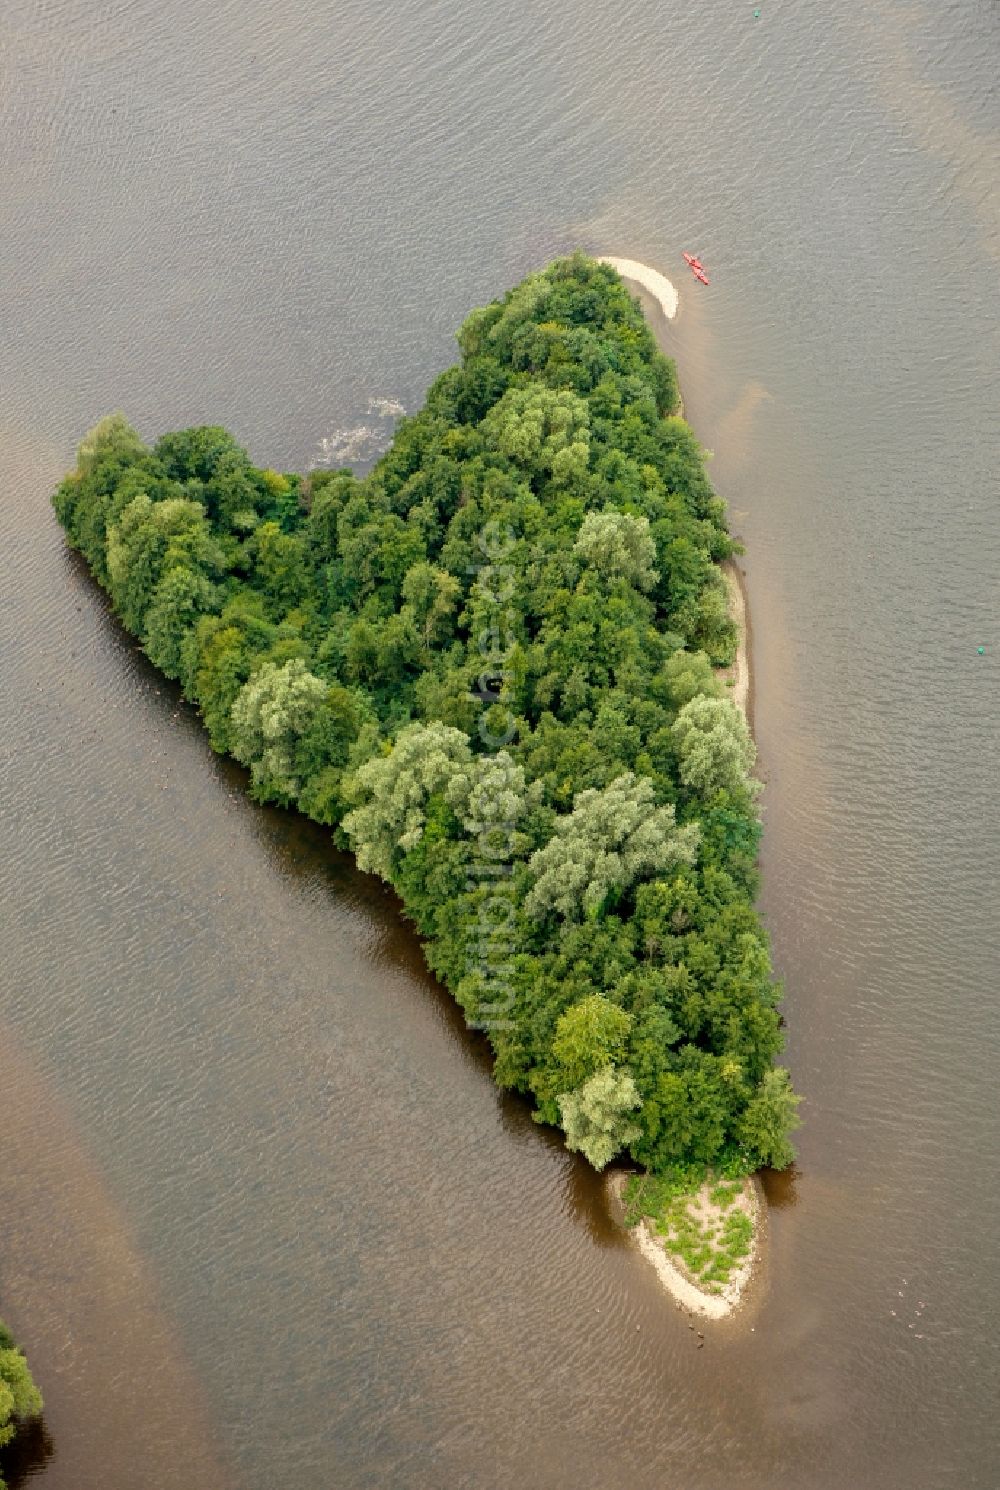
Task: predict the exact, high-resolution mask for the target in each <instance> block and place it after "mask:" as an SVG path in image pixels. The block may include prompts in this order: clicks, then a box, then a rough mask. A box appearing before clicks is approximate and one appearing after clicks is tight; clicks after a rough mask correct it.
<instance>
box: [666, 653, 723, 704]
mask: <svg viewBox="0 0 1000 1490" xmlns="http://www.w3.org/2000/svg"><path fill="white" fill-rule="evenodd" d="M663 681H664V683H665V684H666V690H667V694H668V696H669V699H670V702H671V703H672V704H673V706H674V708H675V709H683V707H684V705H685V704H689V703H690V702H691V700H692V699H693V698H696V697H697V696H698V694H699V693H703V694H704V695H705V696H706V697H707V698H718V697H720V689H719V680H718V678H717V677H716V675H715V673H714V671H713V670H712V664H711V662H709V660H708V658H707V657H706V656H705V653H704V652H686V651H684V649H683V648H678V650H677V651H676V652H674V653H673V655H672V656H671V657H668V658H667V660H666V662H665V663H664V665H663Z"/></svg>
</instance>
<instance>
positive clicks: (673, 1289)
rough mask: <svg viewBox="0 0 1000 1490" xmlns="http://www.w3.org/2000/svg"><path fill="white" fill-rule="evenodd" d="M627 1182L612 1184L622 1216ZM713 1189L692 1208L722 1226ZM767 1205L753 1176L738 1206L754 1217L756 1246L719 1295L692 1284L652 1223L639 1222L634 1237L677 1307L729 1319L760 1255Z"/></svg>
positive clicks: (617, 1179)
mask: <svg viewBox="0 0 1000 1490" xmlns="http://www.w3.org/2000/svg"><path fill="white" fill-rule="evenodd" d="M625 1180H626V1176H625V1175H624V1174H622V1173H620V1172H619V1173H617V1174H613V1175H612V1176H611V1177H610V1179H609V1182H608V1185H609V1190H610V1191H611V1195H612V1197H613V1201H614V1209H615V1210H617V1211H619V1212H623V1200H622V1193H623V1191H624V1188H625ZM710 1189H711V1186H710V1185H709V1184H705V1185H703V1186H702V1187H701V1189H700V1190H699V1191H698V1193H697V1196H696V1198H695V1199H694V1200H693V1202H692V1207H693V1210H694V1212H695V1214H696V1215H697V1216H698V1219H699V1220H700V1221H702V1222H703V1223H704V1222H708V1223H715V1224H718V1223H720V1222H721V1220H722V1217H723V1212H722V1210H721V1209H720V1208H719V1207H718V1206H717V1205H715V1204H714V1203H713V1201H712V1200H711V1198H710V1196H709V1190H710ZM763 1204H764V1202H763V1199H762V1195H761V1188H760V1182H759V1180H757V1179H755V1178H754V1177H752V1176H751V1177H750V1178H748V1179H746V1180H744V1182H743V1189H742V1191H741V1193H740V1195H739V1196H738V1197H737V1199H736V1200H735V1202H734V1206H735V1208H736V1209H737V1210H741V1211H743V1213H744V1214H745V1215H747V1216H749V1217H750V1221H751V1223H752V1225H753V1242H752V1245H751V1248H750V1252H749V1254H748V1255H747V1257H746V1258H745V1259H744V1261H743V1262H742V1263H741V1264H740V1266H739V1267H738V1268H736V1269H734V1271H733V1274H732V1276H731V1278H730V1279H729V1282H728V1283H727V1284H725V1286H724V1287H723V1288H722V1289H721V1290H720V1292H719V1293H706V1292H705V1290H704V1289H703V1288H701V1287H699V1285H698V1284H697V1283H695V1282H693V1281H692V1279H691V1278H690V1276H689V1275H688V1273H687V1271H686V1269H685V1268H684V1266H683V1265H682V1264H681V1263H680V1262H679V1261H675V1259H674V1257H673V1256H672V1255H671V1254H670V1253H669V1252H668V1251H667V1250H666V1248H665V1247H664V1245H663V1241H662V1240H661V1238H660V1237H658V1236H657V1235H656V1233H655V1232H654V1231H653V1229H652V1227H651V1226H650V1224H649V1222H648V1221H640V1222H638V1223H637V1225H635V1226H634V1227H632V1229H631V1234H632V1236H633V1237H634V1239H635V1243H636V1245H637V1247H638V1248H639V1251H640V1252H641V1253H642V1255H643V1257H645V1259H646V1261H647V1262H649V1263H652V1265H653V1267H654V1268H655V1269H656V1276H657V1277H658V1278H659V1280H660V1282H661V1283H662V1284H663V1287H664V1288H665V1289H666V1290H667V1292H668V1293H669V1294H670V1296H671V1297H672V1298H674V1299H676V1301H677V1303H679V1304H680V1305H681V1306H682V1307H683V1308H685V1309H688V1310H690V1311H691V1312H692V1313H694V1314H701V1315H703V1316H704V1317H705V1318H706V1319H725V1318H726V1316H727V1315H729V1314H732V1313H733V1312H734V1310H735V1309H736V1308H737V1306H738V1305H739V1303H740V1300H741V1298H742V1296H743V1293H744V1291H745V1289H746V1286H747V1284H748V1283H749V1282H750V1279H751V1277H752V1276H753V1272H754V1268H755V1266H756V1263H757V1260H758V1257H759V1255H760V1234H761V1218H762V1210H763Z"/></svg>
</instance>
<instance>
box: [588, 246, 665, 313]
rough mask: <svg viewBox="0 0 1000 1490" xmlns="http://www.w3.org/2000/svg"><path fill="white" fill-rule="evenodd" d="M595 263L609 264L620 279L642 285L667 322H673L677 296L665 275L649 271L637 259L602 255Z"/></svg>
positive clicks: (657, 271)
mask: <svg viewBox="0 0 1000 1490" xmlns="http://www.w3.org/2000/svg"><path fill="white" fill-rule="evenodd" d="M597 262H598V263H599V264H610V265H611V267H612V269H617V271H618V273H619V274H620V275H621V277H622V279H633V280H635V282H636V284H639V285H642V287H643V289H644V290H648V291H649V293H650V294H651V295H652V296H653V298H654V299H655V300H656V301H657V302H658V304H659V306H660V309H661V310H662V311H663V314H664V315H665V316H666V318H667V320H668V321H672V320H673V318H674V316H675V315H676V314H677V303H678V295H677V290H676V289H675V288H674V286H673V285H672V284H671V283H670V281H669V279H667V277H666V275H665V274H661V273H660V272H659V270H658V269H650V267H649V265H648V264H640V263H639V260H638V259H615V258H612V256H611V255H610V254H603V255H602V256H601V257H600V258H599V259H598V261H597Z"/></svg>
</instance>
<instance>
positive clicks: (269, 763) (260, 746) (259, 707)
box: [230, 657, 327, 799]
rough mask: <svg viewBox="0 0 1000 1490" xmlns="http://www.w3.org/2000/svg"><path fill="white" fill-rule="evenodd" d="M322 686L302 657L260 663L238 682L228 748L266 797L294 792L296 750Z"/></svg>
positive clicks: (318, 707) (320, 704) (319, 703)
mask: <svg viewBox="0 0 1000 1490" xmlns="http://www.w3.org/2000/svg"><path fill="white" fill-rule="evenodd" d="M326 694H327V684H326V683H324V682H323V679H322V678H317V677H316V675H315V674H314V673H311V672H309V670H308V669H307V667H306V665H305V663H304V662H303V661H302V659H301V657H295V658H293V659H292V660H291V661H290V662H286V663H285V664H284V665H283V666H282V667H277V666H276V665H275V664H274V663H273V662H265V663H264V665H263V667H261V668H260V669H259V670H258V671H257V672H256V673H254V675H253V677H252V678H250V680H249V681H248V682H247V683H245V684H244V685H243V687H242V688H241V689H240V692H239V694H238V695H237V698H236V702H235V703H234V704H233V710H232V730H231V742H230V749H231V750H232V752H233V754H234V755H235V757H236V759H237V760H238V761H242V762H243V764H244V765H245V766H249V767H250V772H251V775H252V777H253V781H254V785H255V786H256V787H257V788H258V789H259V791H260V792H261V793H262V794H263V795H265V796H270V797H279V798H282V797H283V798H289V799H292V798H294V797H295V796H296V794H297V793H298V791H299V788H300V786H301V781H300V778H299V774H298V770H297V766H296V760H295V748H296V745H297V744H298V742H299V741H300V740H301V739H302V738H303V737H304V736H305V735H306V734H308V732H309V731H310V730H311V729H312V727H313V725H314V724H315V722H316V718H317V715H318V714H319V712H320V710H321V709H322V708H323V705H324V701H325V699H326Z"/></svg>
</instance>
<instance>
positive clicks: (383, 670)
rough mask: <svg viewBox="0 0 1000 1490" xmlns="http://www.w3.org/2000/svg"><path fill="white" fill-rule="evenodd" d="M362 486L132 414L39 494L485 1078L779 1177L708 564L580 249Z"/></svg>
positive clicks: (535, 288) (737, 726)
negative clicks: (355, 895)
mask: <svg viewBox="0 0 1000 1490" xmlns="http://www.w3.org/2000/svg"><path fill="white" fill-rule="evenodd" d="M458 341H459V347H460V350H461V354H462V355H461V361H460V362H459V363H458V365H457V366H455V367H452V368H449V369H448V370H447V371H446V372H444V373H442V375H441V376H440V377H439V378H438V379H437V380H436V381H435V383H434V384H433V386H432V387H431V389H430V391H429V393H428V397H427V402H426V404H425V406H424V408H423V410H422V411H421V412H420V413H419V414H417V415H415V416H413V417H412V418H406V419H404V420H402V421H401V422H400V424H399V426H398V428H397V431H396V435H395V439H394V441H393V445H392V448H391V449H390V450H389V451H388V452H387V453H386V454H385V455H384V456H383V457H382V459H381V460H380V461H379V462H378V464H377V465H376V466H375V467H374V469H373V470H371V471H370V472H369V473H368V474H366V475H364V476H361V477H358V476H356V475H355V474H354V473H352V472H351V471H349V470H341V471H322V472H319V471H317V472H313V473H311V474H310V475H309V476H307V477H304V478H303V477H300V476H297V475H290V474H280V473H278V472H275V471H271V470H266V469H260V468H258V467H255V466H254V465H253V464H252V462H251V460H250V458H249V456H248V454H247V452H246V451H245V450H244V449H243V448H242V447H241V446H240V445H239V444H237V443H236V441H235V440H233V438H232V437H231V436H230V435H229V434H228V433H227V432H226V431H225V430H223V429H220V428H218V427H216V426H205V427H202V428H198V429H193V430H184V431H180V432H177V433H172V434H167V435H164V436H163V437H162V438H161V439H160V440H159V441H158V442H157V443H156V444H155V445H153V446H151V447H150V446H148V445H147V444H146V443H145V442H144V441H143V440H142V439H141V437H140V436H139V435H138V434H137V432H136V431H135V430H134V429H132V427H131V426H130V425H129V424H128V423H127V421H126V420H125V419H124V418H123V417H122V416H121V415H113V416H111V417H110V418H109V419H105V420H102V422H101V423H100V424H99V425H98V426H97V428H96V429H95V430H93V431H92V432H91V434H89V435H88V436H87V437H86V439H85V440H84V442H83V444H82V445H81V447H80V453H79V460H78V465H77V469H76V471H75V472H74V473H73V474H72V475H70V476H68V477H67V478H66V480H65V481H64V482H63V483H62V484H61V486H60V487H59V490H58V491H57V493H56V495H55V499H54V500H55V507H56V511H57V513H58V516H59V518H60V520H61V522H62V523H63V525H64V527H65V528H66V531H67V534H68V537H69V540H70V541H71V542H72V543H73V544H74V545H75V546H76V547H77V548H79V549H80V551H81V552H82V553H83V554H84V555H85V557H86V559H87V562H88V563H89V564H90V566H91V568H92V569H93V572H94V574H95V576H96V577H97V579H98V580H99V581H100V583H101V584H102V585H104V586H105V588H106V589H107V590H108V591H109V593H110V595H111V597H112V600H113V602H114V605H115V607H116V609H117V611H118V613H119V615H120V616H121V618H122V620H123V622H124V623H125V624H126V626H128V627H129V628H130V629H131V630H132V631H133V632H134V633H135V634H136V635H137V636H139V637H140V638H141V639H142V642H143V645H144V646H145V648H146V650H147V651H148V653H149V655H150V657H151V658H152V659H153V661H154V662H155V663H156V664H157V665H158V666H159V667H161V668H162V669H163V671H164V672H165V673H167V674H168V675H169V676H170V677H174V678H177V679H178V680H179V682H180V685H181V687H182V688H183V690H184V692H185V693H186V694H187V695H188V697H190V698H191V699H192V700H194V702H195V703H196V704H197V706H198V708H199V709H200V711H201V714H202V717H203V719H204V721H205V724H206V727H207V729H208V731H209V738H210V740H211V743H212V745H213V747H214V748H215V749H216V750H220V751H229V752H231V753H232V754H233V755H235V756H236V757H237V759H239V760H240V761H242V762H243V763H244V764H245V765H246V766H248V767H249V769H250V773H251V780H252V786H253V790H254V791H255V793H256V794H257V795H258V796H259V797H262V798H265V799H267V798H269V799H273V800H277V801H280V802H283V803H287V804H295V805H297V806H298V807H299V808H300V809H301V810H302V811H304V812H307V813H309V814H310V815H311V816H312V817H314V818H316V819H317V820H318V821H320V822H324V823H328V824H330V825H331V826H332V827H333V829H334V832H335V835H336V841H337V842H338V844H339V845H340V846H342V847H345V848H350V849H352V850H353V851H354V852H355V854H356V856H357V860H358V863H359V865H360V866H361V867H362V868H364V869H367V870H371V871H373V872H374V873H376V874H379V875H381V876H382V877H383V878H384V879H386V880H387V881H388V882H389V883H391V884H392V885H393V886H394V887H395V889H396V890H397V892H398V893H399V895H400V896H401V898H402V901H403V904H404V906H405V908H406V911H407V913H408V914H409V915H410V916H411V917H412V919H413V920H414V922H415V923H416V925H417V927H418V928H419V930H420V932H421V934H422V936H423V937H424V938H425V945H426V950H427V957H428V960H429V962H430V964H431V966H432V967H433V969H434V970H435V972H436V973H437V974H438V976H439V977H440V978H441V979H442V980H443V981H444V982H445V983H446V985H447V986H448V987H449V988H450V989H451V990H452V992H453V993H454V994H455V996H456V998H457V999H458V1000H459V1002H460V1004H461V1006H462V1008H463V1010H464V1011H465V1013H466V1016H467V1018H468V1019H469V1022H470V1024H473V1025H475V1026H476V1027H477V1028H480V1029H484V1030H485V1031H486V1033H487V1035H488V1037H489V1039H490V1041H491V1043H492V1046H493V1049H494V1052H495V1055H496V1066H495V1072H496V1078H497V1080H498V1081H499V1082H501V1083H502V1084H503V1085H505V1086H509V1087H512V1088H514V1089H516V1090H518V1091H520V1092H523V1093H525V1094H526V1095H529V1096H531V1097H532V1098H533V1099H534V1101H535V1103H536V1111H537V1115H538V1116H539V1118H540V1119H542V1120H544V1121H546V1122H552V1123H559V1124H561V1125H562V1127H563V1128H564V1130H565V1132H566V1135H567V1141H568V1142H569V1144H570V1145H571V1146H572V1147H573V1148H577V1149H579V1150H580V1151H581V1152H583V1153H584V1154H586V1155H587V1157H588V1158H589V1159H590V1161H591V1162H592V1163H594V1164H596V1165H598V1166H601V1165H603V1164H605V1163H607V1162H608V1160H609V1159H610V1158H612V1157H613V1155H614V1154H615V1153H617V1152H618V1151H619V1150H621V1149H623V1148H624V1149H627V1150H628V1151H630V1152H631V1154H632V1155H633V1157H635V1158H636V1159H637V1160H639V1161H640V1162H642V1163H644V1164H647V1165H649V1166H652V1167H655V1168H662V1167H663V1166H667V1165H670V1164H673V1163H676V1162H681V1161H684V1162H690V1161H698V1162H704V1163H710V1162H714V1161H717V1160H718V1159H720V1158H723V1157H725V1158H727V1159H729V1160H731V1161H739V1162H742V1163H744V1164H745V1165H747V1166H754V1165H757V1164H759V1163H762V1162H770V1163H786V1162H788V1158H789V1156H790V1152H791V1150H790V1148H789V1145H788V1133H789V1131H790V1130H791V1128H792V1127H793V1126H794V1122H795V1101H796V1099H795V1097H794V1094H793V1093H792V1092H791V1089H790V1087H789V1086H788V1081H787V1074H786V1073H784V1072H782V1071H781V1070H780V1069H779V1068H776V1067H774V1065H773V1062H774V1060H775V1058H776V1056H777V1054H778V1053H779V1051H780V1048H781V1031H780V1021H779V1018H778V1014H777V1008H776V1004H777V993H778V990H777V989H776V986H775V984H774V982H773V981H772V976H771V967H770V960H769V956H768V950H767V940H766V937H765V934H764V932H763V929H762V928H761V926H760V923H759V921H758V919H757V916H756V914H755V912H754V910H753V903H752V902H753V897H754V895H755V892H756V870H755V861H756V851H757V842H758V836H759V823H758V820H757V816H756V812H755V809H754V792H755V787H756V784H755V783H754V782H753V780H752V778H751V775H750V772H751V770H752V767H753V760H754V752H753V742H752V740H751V739H750V736H749V732H748V731H747V728H746V724H745V722H744V720H743V718H742V716H741V715H740V714H739V713H738V711H737V710H736V709H735V708H734V707H733V705H732V704H731V703H730V702H729V701H728V700H727V699H726V698H725V696H724V690H723V689H722V687H721V685H720V683H719V681H718V678H717V674H716V672H715V671H714V669H716V668H718V667H719V666H720V665H724V664H726V663H728V662H730V661H731V660H732V656H733V648H734V644H735V629H734V626H733V622H732V620H731V619H730V617H729V614H728V611H727V607H726V592H725V586H724V584H723V582H722V578H721V575H720V572H719V567H718V566H719V563H720V561H722V560H724V559H726V558H727V557H728V556H729V555H730V554H731V553H732V552H733V551H734V545H733V543H732V541H731V539H730V537H729V535H728V532H727V529H726V523H725V513H724V508H723V504H722V503H721V502H720V501H719V499H718V498H717V497H716V496H715V494H714V493H713V491H712V489H711V486H710V485H709V482H708V479H707V476H706V474H705V465H704V459H703V453H702V451H701V450H700V448H699V446H698V444H697V442H696V441H695V439H694V436H693V435H692V432H691V430H690V428H689V427H688V426H687V424H685V423H684V421H683V420H682V419H680V418H679V417H677V414H676V410H677V407H678V395H677V383H676V378H675V374H674V370H673V367H672V364H671V363H669V362H668V361H667V360H666V359H665V358H664V357H663V356H662V354H661V353H660V352H659V350H658V349H657V347H656V345H655V342H654V340H653V337H652V334H651V333H650V331H649V328H648V327H647V325H646V323H645V320H644V318H643V316H642V313H641V310H640V309H639V307H638V305H637V303H636V302H635V301H634V300H633V299H632V298H631V297H630V296H629V294H628V293H627V292H626V290H625V288H624V286H623V285H622V283H621V281H620V280H619V279H618V277H617V275H616V274H615V273H614V271H613V270H612V269H610V268H609V267H607V266H604V265H598V264H595V263H593V262H592V261H590V260H588V259H586V258H584V257H583V256H581V255H575V256H574V257H572V258H569V259H563V260H559V261H557V262H556V263H554V264H552V265H550V266H549V267H548V268H547V269H546V270H544V271H541V272H539V273H536V274H532V275H530V276H529V277H528V278H527V279H526V280H524V281H523V282H522V284H520V285H519V286H517V288H516V289H514V290H512V291H511V292H510V293H509V294H508V295H506V296H505V297H504V298H503V299H502V300H499V301H496V302H494V303H493V304H492V305H489V306H486V307H484V308H482V309H480V310H476V311H473V313H472V314H471V315H470V316H469V317H468V319H467V320H466V322H465V324H464V325H463V327H462V328H461V330H460V332H459V336H458Z"/></svg>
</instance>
